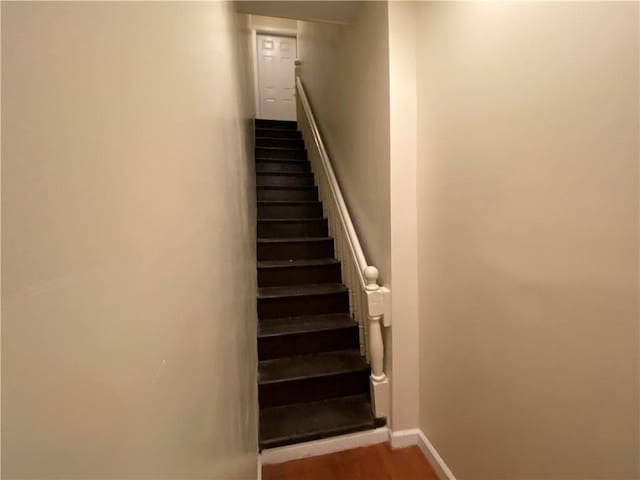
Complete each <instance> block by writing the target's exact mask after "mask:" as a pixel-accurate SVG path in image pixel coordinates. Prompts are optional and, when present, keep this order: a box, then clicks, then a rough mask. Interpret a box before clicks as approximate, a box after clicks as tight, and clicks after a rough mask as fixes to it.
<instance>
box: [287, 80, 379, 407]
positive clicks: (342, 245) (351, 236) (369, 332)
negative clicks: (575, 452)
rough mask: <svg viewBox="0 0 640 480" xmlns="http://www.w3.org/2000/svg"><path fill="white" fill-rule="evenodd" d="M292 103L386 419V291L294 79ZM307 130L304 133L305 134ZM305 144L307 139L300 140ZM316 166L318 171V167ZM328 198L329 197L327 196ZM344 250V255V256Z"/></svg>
mask: <svg viewBox="0 0 640 480" xmlns="http://www.w3.org/2000/svg"><path fill="white" fill-rule="evenodd" d="M296 87H297V99H298V101H299V106H301V107H302V110H303V111H304V118H299V119H298V123H299V124H302V125H303V126H304V128H302V133H303V135H304V134H307V135H308V133H311V136H312V139H313V147H315V148H314V151H313V152H312V154H311V155H310V160H311V164H312V166H314V167H316V168H315V170H316V171H315V172H314V173H316V181H317V185H318V189H319V193H320V196H321V198H322V200H323V206H324V209H325V211H326V213H327V217H328V219H329V228H330V230H331V233H332V235H333V236H334V239H335V242H336V252H337V253H336V254H337V256H338V259H339V260H340V261H341V262H342V273H343V275H342V276H343V281H344V283H345V284H346V285H347V287H349V296H350V305H351V308H352V313H353V316H354V318H355V319H356V321H357V322H358V325H359V326H360V347H361V352H362V353H363V354H364V355H366V356H367V359H368V360H369V362H370V364H371V377H370V379H371V393H372V400H373V408H374V412H375V414H376V416H377V417H386V416H388V411H389V382H388V380H387V376H386V374H385V372H384V342H383V338H382V337H383V336H382V325H383V324H384V325H385V326H389V325H390V319H389V318H388V317H389V315H388V313H387V314H386V315H385V312H386V311H388V310H389V309H388V308H385V302H386V303H388V302H389V294H390V291H389V289H388V288H385V287H381V286H380V285H378V269H377V268H375V267H374V266H372V265H368V264H367V259H366V258H365V256H364V252H363V250H362V246H361V245H360V240H359V239H358V235H357V233H356V230H355V228H354V226H353V222H352V221H351V215H349V210H348V209H347V205H346V203H345V201H344V197H343V196H342V192H341V190H340V184H339V183H338V179H337V178H336V175H335V172H334V171H333V166H332V165H331V160H330V158H329V155H328V153H327V149H326V148H325V146H324V142H323V141H322V136H321V135H320V130H319V129H318V125H317V123H316V120H315V117H314V115H313V111H312V109H311V105H310V103H309V98H308V97H307V93H306V92H305V89H304V85H303V84H302V81H301V79H300V77H299V76H297V77H296ZM307 127H308V131H307ZM305 140H307V141H308V140H310V139H305ZM317 163H319V165H317ZM327 195H328V196H327ZM345 249H346V250H347V251H348V252H345Z"/></svg>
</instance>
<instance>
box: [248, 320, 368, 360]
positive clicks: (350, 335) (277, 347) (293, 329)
mask: <svg viewBox="0 0 640 480" xmlns="http://www.w3.org/2000/svg"><path fill="white" fill-rule="evenodd" d="M358 335H359V331H358V324H357V323H356V322H355V321H354V320H353V319H352V318H351V316H350V315H349V314H346V313H339V314H331V315H308V316H303V317H289V318H273V319H269V320H263V321H262V322H260V324H259V326H258V358H259V359H260V360H268V359H272V358H281V357H292V356H296V355H304V354H309V353H320V352H330V351H335V350H348V349H357V348H358V346H359V343H358V342H359V340H358Z"/></svg>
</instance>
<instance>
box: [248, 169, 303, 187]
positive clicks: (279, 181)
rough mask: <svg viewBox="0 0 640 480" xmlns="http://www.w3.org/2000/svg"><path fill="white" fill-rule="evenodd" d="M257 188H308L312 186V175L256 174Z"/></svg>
mask: <svg viewBox="0 0 640 480" xmlns="http://www.w3.org/2000/svg"><path fill="white" fill-rule="evenodd" d="M256 185H257V186H258V187H310V186H313V173H311V172H303V173H293V172H257V174H256Z"/></svg>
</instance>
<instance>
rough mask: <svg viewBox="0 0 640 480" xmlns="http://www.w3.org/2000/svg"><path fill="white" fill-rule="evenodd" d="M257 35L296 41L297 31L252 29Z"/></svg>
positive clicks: (272, 28) (290, 29) (289, 29)
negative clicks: (293, 38) (287, 38)
mask: <svg viewBox="0 0 640 480" xmlns="http://www.w3.org/2000/svg"><path fill="white" fill-rule="evenodd" d="M253 28H254V30H255V31H256V34H258V35H273V36H275V37H296V40H297V39H298V29H297V28H296V29H293V28H276V27H253Z"/></svg>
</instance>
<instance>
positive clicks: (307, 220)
mask: <svg viewBox="0 0 640 480" xmlns="http://www.w3.org/2000/svg"><path fill="white" fill-rule="evenodd" d="M326 221H327V219H326V218H322V217H315V218H314V217H300V218H259V219H258V222H264V223H314V222H326Z"/></svg>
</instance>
